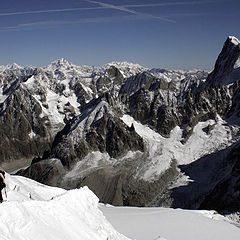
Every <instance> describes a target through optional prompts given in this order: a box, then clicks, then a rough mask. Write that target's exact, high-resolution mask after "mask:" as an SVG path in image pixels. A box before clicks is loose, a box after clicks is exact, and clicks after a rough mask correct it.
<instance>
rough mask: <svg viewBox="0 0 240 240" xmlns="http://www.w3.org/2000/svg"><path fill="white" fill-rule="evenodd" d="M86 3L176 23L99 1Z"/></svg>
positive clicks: (89, 0)
mask: <svg viewBox="0 0 240 240" xmlns="http://www.w3.org/2000/svg"><path fill="white" fill-rule="evenodd" d="M84 1H85V2H88V3H95V4H98V5H100V6H101V7H104V8H110V9H115V10H119V11H122V12H127V13H132V14H134V15H138V16H144V17H148V18H155V19H159V20H162V21H165V22H172V23H175V21H173V20H171V19H168V18H165V17H159V16H154V15H151V14H145V13H141V12H137V11H135V10H131V9H128V8H126V7H125V6H116V5H112V4H108V3H102V2H97V1H92V0H84Z"/></svg>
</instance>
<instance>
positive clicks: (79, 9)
mask: <svg viewBox="0 0 240 240" xmlns="http://www.w3.org/2000/svg"><path fill="white" fill-rule="evenodd" d="M104 8H105V7H85V8H64V9H48V10H38V11H25V12H9V13H0V16H13V15H25V14H39V13H55V12H73V11H83V10H94V9H104Z"/></svg>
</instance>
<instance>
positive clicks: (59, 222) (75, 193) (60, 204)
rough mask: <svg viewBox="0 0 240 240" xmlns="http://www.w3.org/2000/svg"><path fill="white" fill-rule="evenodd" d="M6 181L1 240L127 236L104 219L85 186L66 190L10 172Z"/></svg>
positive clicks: (120, 238) (120, 239)
mask: <svg viewBox="0 0 240 240" xmlns="http://www.w3.org/2000/svg"><path fill="white" fill-rule="evenodd" d="M7 183H8V184H7V195H8V201H7V202H4V203H2V204H1V205H0V213H1V214H0V239H3V240H18V239H19V240H20V239H21V240H22V239H29V240H31V239H34V240H38V239H39V240H45V239H46V240H56V239H57V240H61V239H64V240H66V239H71V240H74V239H78V240H79V239H82V240H88V239H89V240H93V239H94V240H107V239H108V240H127V239H128V238H126V237H124V236H123V235H121V234H119V233H118V232H117V231H116V230H114V228H113V227H112V226H111V224H110V223H109V222H108V221H107V220H106V219H105V217H104V216H103V214H102V212H101V211H100V210H99V209H98V198H97V197H96V196H95V195H94V193H93V192H91V191H90V190H89V189H88V188H87V187H84V188H81V189H76V190H71V191H65V190H63V189H59V188H52V187H47V186H44V185H42V184H38V183H36V182H34V181H32V180H28V179H26V178H23V177H16V176H9V175H7ZM17 199H18V200H19V201H16V200H17ZM44 199H45V200H44ZM47 199H50V200H47Z"/></svg>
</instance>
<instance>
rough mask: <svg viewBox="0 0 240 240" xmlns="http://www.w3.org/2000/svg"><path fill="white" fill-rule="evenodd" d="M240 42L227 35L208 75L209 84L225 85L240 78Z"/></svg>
mask: <svg viewBox="0 0 240 240" xmlns="http://www.w3.org/2000/svg"><path fill="white" fill-rule="evenodd" d="M239 58H240V42H239V41H238V40H237V39H235V38H234V37H228V39H227V40H226V42H225V43H224V46H223V49H222V51H221V53H220V54H219V56H218V58H217V61H216V64H215V66H214V70H213V72H212V73H211V74H210V75H209V76H208V79H207V83H208V84H209V85H211V86H219V85H226V84H230V83H233V82H235V81H236V80H240V77H239V75H240V64H239V62H238V61H239Z"/></svg>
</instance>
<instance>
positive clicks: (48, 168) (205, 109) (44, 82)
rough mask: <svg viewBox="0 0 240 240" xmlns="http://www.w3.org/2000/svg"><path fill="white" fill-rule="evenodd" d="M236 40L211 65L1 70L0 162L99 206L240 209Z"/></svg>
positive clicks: (239, 53) (63, 63) (58, 65)
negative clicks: (86, 191)
mask: <svg viewBox="0 0 240 240" xmlns="http://www.w3.org/2000/svg"><path fill="white" fill-rule="evenodd" d="M239 80H240V41H239V40H238V39H237V38H235V37H228V38H227V40H226V42H225V44H224V46H223V49H222V51H221V53H220V55H219V57H218V59H217V61H216V64H215V67H214V70H213V71H212V72H211V73H209V72H207V71H202V70H192V71H182V70H166V69H149V68H145V67H142V66H140V65H138V64H133V63H128V62H112V63H109V64H106V65H104V66H102V67H94V66H76V65H74V64H72V63H69V62H68V61H67V60H65V59H59V60H57V61H55V62H52V63H51V64H50V65H48V66H47V67H42V68H35V67H32V66H29V67H21V66H18V65H17V64H13V65H7V66H0V161H1V166H2V167H4V168H5V169H7V170H8V171H13V170H17V169H19V168H22V167H27V168H26V169H22V170H20V171H19V173H20V174H22V175H24V176H27V177H30V178H33V179H35V180H37V181H40V182H42V183H45V184H49V185H52V186H59V187H64V188H66V189H71V188H76V187H80V186H83V185H87V186H89V188H90V189H91V190H93V191H94V192H95V193H96V194H97V196H98V197H99V198H100V200H101V201H102V202H106V203H111V204H114V205H131V206H172V207H181V208H190V209H199V208H204V209H205V208H208V209H215V210H217V211H220V212H223V213H225V214H236V213H237V212H239V211H240V194H239V193H240V165H239V164H240V160H239V152H240V146H239V139H240V134H239V128H240V121H239V120H240V119H239V117H240V105H239V103H240V101H239V100H240V87H239Z"/></svg>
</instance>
